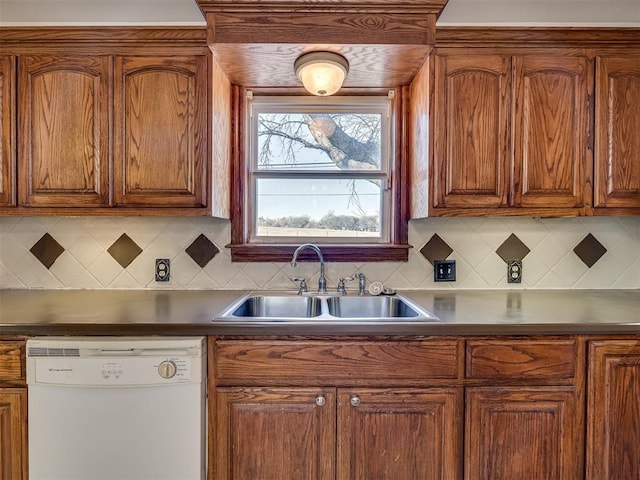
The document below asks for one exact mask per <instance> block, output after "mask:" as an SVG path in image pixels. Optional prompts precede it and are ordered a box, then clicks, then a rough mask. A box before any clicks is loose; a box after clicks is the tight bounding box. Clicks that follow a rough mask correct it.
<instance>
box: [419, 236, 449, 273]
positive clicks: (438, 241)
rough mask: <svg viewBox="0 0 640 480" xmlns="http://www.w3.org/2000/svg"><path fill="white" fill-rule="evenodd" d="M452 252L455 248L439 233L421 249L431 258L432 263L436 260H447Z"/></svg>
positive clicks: (422, 252) (423, 253)
mask: <svg viewBox="0 0 640 480" xmlns="http://www.w3.org/2000/svg"><path fill="white" fill-rule="evenodd" d="M452 252H453V249H452V248H451V247H450V246H449V245H447V243H446V242H445V241H444V240H442V238H440V237H439V236H438V234H437V233H434V234H433V237H431V239H430V240H429V241H428V242H427V243H426V244H425V246H424V247H422V248H421V249H420V253H421V254H422V255H423V256H424V258H426V259H427V260H429V262H430V263H431V265H433V262H435V261H436V260H445V259H446V258H447V257H448V256H449V255H451V253H452Z"/></svg>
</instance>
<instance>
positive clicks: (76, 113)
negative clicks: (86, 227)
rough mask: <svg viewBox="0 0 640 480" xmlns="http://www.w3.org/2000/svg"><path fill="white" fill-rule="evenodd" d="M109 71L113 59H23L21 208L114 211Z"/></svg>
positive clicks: (20, 84)
mask: <svg viewBox="0 0 640 480" xmlns="http://www.w3.org/2000/svg"><path fill="white" fill-rule="evenodd" d="M110 69H111V58H110V57H108V56H58V55H56V56H44V55H33V56H31V55H25V56H21V57H20V58H19V61H18V92H19V95H18V118H19V122H20V124H19V128H18V131H17V139H18V142H17V143H18V158H19V160H20V168H19V169H18V175H19V177H18V180H19V181H18V185H19V186H18V192H19V203H20V204H21V205H26V206H38V207H69V208H73V207H96V206H107V205H108V204H109V156H110V153H109V98H110V97H109V95H110V83H109V82H110V80H109V78H110V75H109V73H110Z"/></svg>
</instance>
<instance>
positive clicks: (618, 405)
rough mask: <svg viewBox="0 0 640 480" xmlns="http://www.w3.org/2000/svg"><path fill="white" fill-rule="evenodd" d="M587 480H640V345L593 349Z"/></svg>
mask: <svg viewBox="0 0 640 480" xmlns="http://www.w3.org/2000/svg"><path fill="white" fill-rule="evenodd" d="M588 385H589V387H588V392H587V398H588V402H587V418H588V421H587V480H601V479H616V480H617V479H635V478H640V340H625V341H623V340H619V341H614V340H610V341H607V340H604V341H594V342H590V343H589V379H588Z"/></svg>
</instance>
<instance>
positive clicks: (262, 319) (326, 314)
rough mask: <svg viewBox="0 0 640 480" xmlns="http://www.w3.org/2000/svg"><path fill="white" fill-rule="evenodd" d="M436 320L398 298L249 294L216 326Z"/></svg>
mask: <svg viewBox="0 0 640 480" xmlns="http://www.w3.org/2000/svg"><path fill="white" fill-rule="evenodd" d="M437 321H438V318H437V317H435V316H434V315H433V314H431V313H430V312H428V311H426V310H424V309H422V308H421V307H419V306H418V305H416V304H414V303H413V302H411V301H410V300H409V299H407V298H405V297H402V296H400V295H381V296H369V295H364V296H335V295H330V294H328V295H323V294H311V295H308V294H305V295H293V294H292V295H277V294H256V293H251V294H249V295H246V296H244V297H242V298H240V299H239V300H238V301H236V302H234V303H233V304H232V305H231V306H229V308H227V309H226V311H225V312H223V314H222V315H221V316H220V317H218V318H216V319H215V322H216V323H226V324H247V323H250V324H261V323H267V324H274V323H287V324H314V325H321V324H330V325H353V324H358V325H361V324H365V325H366V324H375V325H384V324H393V325H398V324H407V323H409V324H419V323H433V322H437Z"/></svg>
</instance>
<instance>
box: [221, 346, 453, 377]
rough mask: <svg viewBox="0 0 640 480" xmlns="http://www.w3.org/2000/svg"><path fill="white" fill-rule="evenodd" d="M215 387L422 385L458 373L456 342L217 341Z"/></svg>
mask: <svg viewBox="0 0 640 480" xmlns="http://www.w3.org/2000/svg"><path fill="white" fill-rule="evenodd" d="M214 351H215V364H214V365H215V366H214V368H215V375H216V381H217V384H218V385H261V386H264V385H278V384H282V382H283V380H284V381H286V382H287V385H309V384H316V385H332V386H343V385H347V386H352V385H368V386H370V385H382V386H393V385H399V384H400V385H425V384H429V383H433V382H434V380H439V379H455V378H457V376H458V371H459V368H458V361H457V358H458V341H456V340H437V341H419V340H418V341H386V342H385V341H380V342H373V341H344V342H327V341H298V342H290V341H277V340H274V341H258V340H251V341H247V342H242V341H234V340H229V341H226V340H220V341H217V342H216V343H215V347H214Z"/></svg>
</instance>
